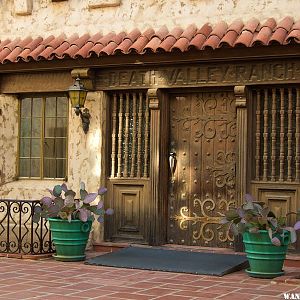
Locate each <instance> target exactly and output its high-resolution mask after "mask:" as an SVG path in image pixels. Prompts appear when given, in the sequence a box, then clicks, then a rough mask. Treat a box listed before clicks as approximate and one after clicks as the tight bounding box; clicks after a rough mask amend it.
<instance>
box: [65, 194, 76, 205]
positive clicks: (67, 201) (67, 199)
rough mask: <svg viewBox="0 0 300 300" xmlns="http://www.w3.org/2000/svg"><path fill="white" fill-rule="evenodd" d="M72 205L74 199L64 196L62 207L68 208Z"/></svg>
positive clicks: (70, 196)
mask: <svg viewBox="0 0 300 300" xmlns="http://www.w3.org/2000/svg"><path fill="white" fill-rule="evenodd" d="M73 204H74V197H73V196H72V195H68V196H66V198H65V203H64V205H65V206H69V207H70V206H73Z"/></svg>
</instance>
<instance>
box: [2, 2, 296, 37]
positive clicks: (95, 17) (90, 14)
mask: <svg viewBox="0 0 300 300" xmlns="http://www.w3.org/2000/svg"><path fill="white" fill-rule="evenodd" d="M119 2H120V4H119V5H118V3H119ZM91 3H92V4H95V3H96V4H99V5H101V4H104V5H105V4H106V5H108V7H104V8H91ZM110 3H112V4H113V6H109V4H110ZM31 4H32V5H31ZM115 5H116V6H115ZM26 13H28V15H25V16H23V15H19V14H26ZM287 15H289V16H292V17H294V18H295V19H296V20H297V19H298V18H299V19H300V3H299V1H298V0H284V1H282V0H252V1H251V0H185V1H180V0H156V1H155V0H143V1H142V0H121V1H120V0H68V1H62V2H52V1H51V0H14V1H12V0H2V1H1V13H0V26H1V40H3V39H4V38H7V37H8V38H13V37H24V36H28V35H31V36H38V35H42V36H47V35H50V34H54V35H59V34H60V33H62V32H65V33H66V34H67V35H70V34H72V33H78V34H83V33H90V34H93V33H96V32H102V33H107V32H109V31H116V32H120V31H122V30H125V31H130V30H132V29H133V28H135V27H138V28H139V29H140V30H144V29H146V28H148V27H149V26H151V27H153V28H155V29H157V28H159V27H160V26H162V25H167V26H168V28H169V29H172V28H173V27H174V26H178V25H179V26H183V27H185V26H187V25H189V24H191V23H195V24H196V25H198V26H200V25H202V24H203V23H205V22H210V23H212V24H215V23H217V22H218V21H220V20H224V21H226V22H231V21H233V20H235V19H237V18H241V19H243V20H244V21H247V20H249V19H250V18H252V17H256V18H258V19H259V20H261V21H264V20H265V19H267V18H269V17H274V18H276V19H277V20H280V19H282V18H283V17H284V16H287Z"/></svg>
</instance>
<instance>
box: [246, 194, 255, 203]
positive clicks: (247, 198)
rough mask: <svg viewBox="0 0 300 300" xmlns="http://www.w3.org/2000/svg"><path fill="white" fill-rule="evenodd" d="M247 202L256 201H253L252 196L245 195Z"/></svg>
mask: <svg viewBox="0 0 300 300" xmlns="http://www.w3.org/2000/svg"><path fill="white" fill-rule="evenodd" d="M245 201H246V202H253V201H254V199H253V197H252V195H250V194H246V195H245Z"/></svg>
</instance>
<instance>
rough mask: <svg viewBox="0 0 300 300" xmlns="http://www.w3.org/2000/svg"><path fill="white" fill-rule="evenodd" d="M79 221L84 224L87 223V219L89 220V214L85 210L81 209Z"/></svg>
mask: <svg viewBox="0 0 300 300" xmlns="http://www.w3.org/2000/svg"><path fill="white" fill-rule="evenodd" d="M79 219H80V220H81V221H82V222H86V221H87V219H88V213H87V210H86V209H85V208H80V209H79Z"/></svg>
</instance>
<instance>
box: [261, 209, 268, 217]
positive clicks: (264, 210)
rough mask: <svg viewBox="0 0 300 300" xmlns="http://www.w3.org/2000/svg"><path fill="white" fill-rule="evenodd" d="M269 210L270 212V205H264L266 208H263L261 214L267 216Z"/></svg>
mask: <svg viewBox="0 0 300 300" xmlns="http://www.w3.org/2000/svg"><path fill="white" fill-rule="evenodd" d="M269 212H270V209H269V207H264V208H263V209H262V210H261V215H262V216H263V217H267V216H268V214H269Z"/></svg>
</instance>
